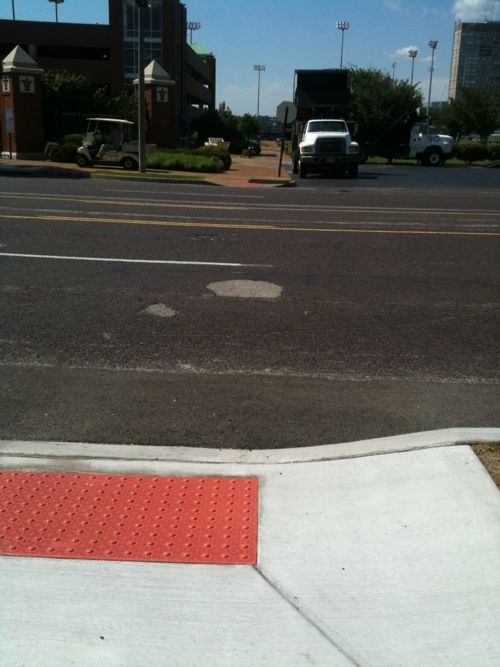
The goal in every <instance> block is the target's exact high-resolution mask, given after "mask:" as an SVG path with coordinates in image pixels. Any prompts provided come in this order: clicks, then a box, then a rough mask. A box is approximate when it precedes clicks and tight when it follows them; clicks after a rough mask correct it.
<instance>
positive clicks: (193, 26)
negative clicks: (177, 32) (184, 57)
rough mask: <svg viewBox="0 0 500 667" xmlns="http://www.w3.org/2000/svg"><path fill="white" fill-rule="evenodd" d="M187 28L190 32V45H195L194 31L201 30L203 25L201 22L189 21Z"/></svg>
mask: <svg viewBox="0 0 500 667" xmlns="http://www.w3.org/2000/svg"><path fill="white" fill-rule="evenodd" d="M186 28H187V29H188V30H189V43H190V44H192V43H193V30H199V29H200V28H201V23H200V22H199V21H188V22H187V23H186Z"/></svg>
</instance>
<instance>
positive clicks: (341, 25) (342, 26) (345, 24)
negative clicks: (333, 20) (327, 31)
mask: <svg viewBox="0 0 500 667" xmlns="http://www.w3.org/2000/svg"><path fill="white" fill-rule="evenodd" d="M349 27H350V26H349V21H337V30H342V41H341V45H340V69H342V64H343V62H344V32H345V31H346V30H349Z"/></svg>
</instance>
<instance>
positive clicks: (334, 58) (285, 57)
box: [0, 0, 500, 115]
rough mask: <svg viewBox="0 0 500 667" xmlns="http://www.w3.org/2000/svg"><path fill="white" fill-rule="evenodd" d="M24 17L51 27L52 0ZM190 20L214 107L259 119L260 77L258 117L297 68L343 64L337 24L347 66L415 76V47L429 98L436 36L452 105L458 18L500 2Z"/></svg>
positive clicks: (284, 8) (330, 3) (341, 3)
mask: <svg viewBox="0 0 500 667" xmlns="http://www.w3.org/2000/svg"><path fill="white" fill-rule="evenodd" d="M14 4H15V11H16V18H17V19H18V20H43V21H53V20H54V18H55V10H54V4H53V3H52V2H48V1H47V0H14ZM184 4H185V5H186V7H187V10H188V20H191V21H199V22H200V23H201V29H200V30H198V31H197V32H196V33H195V34H194V35H193V41H198V42H200V43H201V44H203V46H204V47H205V48H206V49H207V50H209V51H212V52H213V53H214V55H215V56H216V58H217V103H220V102H222V101H223V100H224V101H225V102H226V104H228V105H229V107H230V108H231V109H232V110H233V111H234V112H235V113H237V114H242V113H245V112H250V113H255V112H256V107H257V72H254V70H253V66H254V65H255V64H259V65H265V67H266V71H265V72H262V75H261V93H260V113H261V114H269V115H274V113H275V111H276V106H277V105H278V104H279V103H280V102H281V101H282V100H285V99H291V95H292V83H293V72H294V70H295V69H301V68H303V69H307V68H323V67H338V66H339V63H340V41H341V33H340V31H339V30H337V29H336V21H349V24H350V28H349V30H348V31H346V32H345V41H344V66H348V65H355V66H357V67H376V68H380V69H382V70H385V71H387V72H389V73H391V74H392V63H396V68H395V75H396V78H398V79H399V78H401V79H409V78H410V73H411V60H410V58H409V57H408V55H407V51H408V49H409V48H417V49H418V50H419V54H418V56H417V58H416V60H415V75H414V80H415V81H416V82H417V81H419V82H421V86H422V89H423V91H424V98H426V97H427V91H428V86H429V66H430V55H431V50H430V48H429V47H428V46H427V43H428V41H429V40H431V39H432V40H438V42H439V46H438V49H437V51H436V60H435V70H434V77H433V88H432V90H433V94H432V99H433V100H444V99H447V92H448V78H449V72H450V64H451V48H452V41H453V25H454V22H455V20H457V19H461V20H463V21H482V20H484V18H485V16H486V15H487V13H488V12H491V9H492V7H493V6H496V10H495V13H494V18H495V19H496V20H500V2H496V3H494V2H493V1H492V0H184ZM107 6H108V3H107V0H85V1H84V2H82V0H65V2H64V4H60V5H59V20H60V21H65V22H66V21H67V22H86V23H107V21H108V12H107ZM0 17H1V18H11V17H12V0H0Z"/></svg>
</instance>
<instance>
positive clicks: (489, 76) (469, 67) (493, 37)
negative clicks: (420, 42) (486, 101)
mask: <svg viewBox="0 0 500 667" xmlns="http://www.w3.org/2000/svg"><path fill="white" fill-rule="evenodd" d="M475 86H498V87H500V21H485V22H484V23H456V24H455V35H454V39H453V53H452V57H451V73H450V86H449V91H448V97H450V98H455V97H456V94H457V90H458V89H460V88H470V87H475Z"/></svg>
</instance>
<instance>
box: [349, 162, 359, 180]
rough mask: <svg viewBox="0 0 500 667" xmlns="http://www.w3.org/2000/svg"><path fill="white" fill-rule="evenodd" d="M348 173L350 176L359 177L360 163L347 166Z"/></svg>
mask: <svg viewBox="0 0 500 667" xmlns="http://www.w3.org/2000/svg"><path fill="white" fill-rule="evenodd" d="M347 173H348V175H349V178H357V176H358V165H357V164H350V165H349V166H348V167H347Z"/></svg>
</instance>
